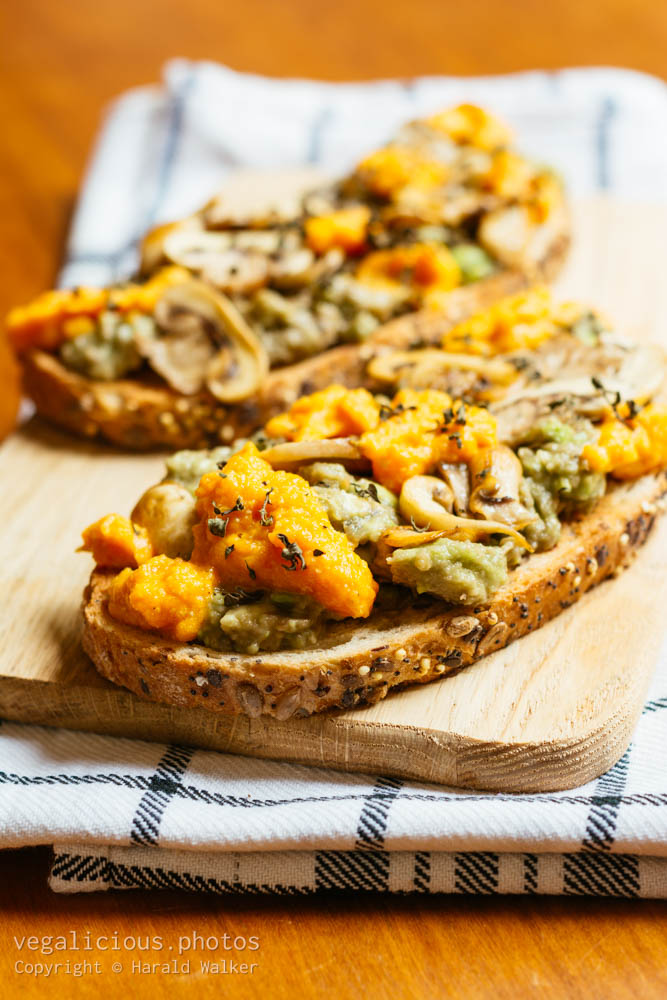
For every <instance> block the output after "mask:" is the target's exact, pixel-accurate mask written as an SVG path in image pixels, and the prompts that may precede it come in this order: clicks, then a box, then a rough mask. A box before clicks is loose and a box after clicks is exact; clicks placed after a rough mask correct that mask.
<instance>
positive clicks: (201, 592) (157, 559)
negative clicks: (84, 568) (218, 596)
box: [108, 556, 213, 642]
mask: <svg viewBox="0 0 667 1000" xmlns="http://www.w3.org/2000/svg"><path fill="white" fill-rule="evenodd" d="M212 592H213V570H211V569H210V568H206V567H202V566H195V565H193V564H192V563H189V562H186V561H185V560H184V559H170V558H169V557H168V556H154V557H153V558H152V559H149V560H148V562H145V563H143V565H141V566H140V567H139V568H138V569H134V570H132V569H124V570H122V572H120V573H119V574H118V576H117V577H116V578H115V579H114V580H113V581H112V582H111V587H110V589H109V603H108V608H109V614H110V615H111V617H112V618H116V619H117V620H118V621H121V622H125V623H126V624H127V625H136V626H138V627H139V628H144V629H152V630H154V631H158V632H161V633H162V634H163V635H166V636H168V637H169V638H170V639H176V640H177V641H178V642H190V641H191V640H192V639H194V638H195V637H196V635H197V633H198V632H199V630H200V628H201V627H202V625H203V623H204V618H205V617H206V612H207V610H208V602H209V599H210V597H211V594H212Z"/></svg>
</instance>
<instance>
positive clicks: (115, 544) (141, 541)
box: [81, 514, 153, 569]
mask: <svg viewBox="0 0 667 1000" xmlns="http://www.w3.org/2000/svg"><path fill="white" fill-rule="evenodd" d="M82 537H83V545H82V546H81V551H82V552H92V554H93V559H94V560H95V563H96V564H97V565H98V566H109V567H116V568H117V569H121V568H123V567H125V566H139V565H140V563H145V562H147V561H148V560H149V559H150V558H151V556H152V555H153V547H152V545H151V543H150V539H149V538H148V532H147V531H146V529H145V528H142V527H141V525H138V524H133V523H132V522H131V521H130V520H128V518H126V517H121V515H120V514H107V516H106V517H102V518H100V520H99V521H95V523H94V524H91V525H89V526H88V527H87V528H86V529H85V531H84V532H83V535H82Z"/></svg>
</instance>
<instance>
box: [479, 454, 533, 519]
mask: <svg viewBox="0 0 667 1000" xmlns="http://www.w3.org/2000/svg"><path fill="white" fill-rule="evenodd" d="M522 477H523V470H522V468H521V462H520V461H519V459H518V458H517V456H516V455H515V454H514V452H513V451H512V450H511V449H510V448H507V447H506V446H505V445H502V444H501V445H498V446H497V447H495V448H489V449H488V450H485V451H480V452H478V453H477V455H475V456H474V457H473V458H472V459H471V461H470V478H471V481H472V493H471V495H470V504H469V506H470V510H471V511H472V513H473V514H477V515H479V516H480V517H484V518H486V519H487V520H491V519H493V520H495V521H500V522H501V524H509V525H511V526H512V527H514V528H524V527H525V526H526V525H527V524H530V523H531V522H532V521H535V520H536V515H535V514H534V513H533V512H531V511H529V510H528V508H527V507H524V505H523V504H522V503H521V501H520V500H519V486H520V483H521V479H522Z"/></svg>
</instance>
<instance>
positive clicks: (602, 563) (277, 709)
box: [84, 288, 667, 719]
mask: <svg viewBox="0 0 667 1000" xmlns="http://www.w3.org/2000/svg"><path fill="white" fill-rule="evenodd" d="M370 368H371V369H372V370H371V371H369V373H368V378H369V381H372V382H373V384H374V385H377V384H378V383H382V385H383V390H382V391H381V392H375V394H373V393H371V392H369V391H368V390H367V389H363V388H362V389H355V390H350V389H347V388H346V387H344V386H341V385H336V384H334V385H330V386H329V387H328V388H327V389H325V390H321V391H317V392H315V393H311V394H310V395H309V396H305V397H302V398H300V399H299V400H297V401H295V403H294V404H293V405H292V406H291V407H290V408H289V410H288V411H287V412H285V413H283V414H281V415H279V416H277V417H274V418H272V419H271V420H269V421H268V423H267V424H266V426H265V427H264V428H263V429H262V430H261V431H260V432H258V433H256V434H255V435H254V436H253V438H252V439H246V440H237V441H234V442H232V443H230V444H229V445H226V446H220V447H218V448H216V449H214V450H212V451H204V452H181V453H179V454H177V455H175V456H174V457H173V458H172V459H170V460H169V462H168V466H167V475H166V478H165V480H164V481H163V482H162V483H161V484H158V485H157V486H155V487H151V488H150V489H149V490H148V491H147V492H146V493H145V494H144V496H143V497H142V498H141V500H140V501H139V502H138V504H137V506H136V507H135V509H134V511H133V512H132V516H131V518H130V519H127V518H123V517H120V516H118V515H109V516H107V517H105V518H102V519H101V520H100V521H98V522H96V523H95V524H94V525H91V526H90V528H88V529H86V531H85V532H84V548H86V549H87V550H89V551H91V552H92V554H93V556H94V558H95V561H96V564H97V568H96V570H95V571H94V573H93V575H92V578H91V582H90V585H89V587H88V589H87V592H86V595H85V601H84V619H85V627H84V647H85V649H86V651H87V652H88V653H89V655H90V656H91V657H92V659H93V661H94V662H95V664H96V666H97V668H98V670H99V671H100V672H101V673H103V674H104V675H105V676H107V677H108V678H109V679H111V680H113V681H115V682H116V683H120V684H124V685H125V686H127V687H129V688H130V689H131V690H133V691H135V692H136V693H137V694H138V695H140V696H141V697H145V698H149V699H154V700H157V701H163V702H168V703H173V704H181V705H193V704H195V705H197V704H199V705H201V706H203V707H206V708H208V709H210V710H212V711H218V712H224V713H231V714H238V713H244V714H247V715H250V716H258V715H261V714H265V715H270V716H274V717H276V718H278V719H287V718H290V717H300V716H305V715H310V714H311V713H313V712H317V711H321V710H324V709H330V708H335V707H344V708H350V707H353V706H355V705H363V704H368V703H371V702H373V701H377V700H378V699H380V698H383V697H384V696H385V695H386V694H387V693H388V691H389V690H390V689H391V688H393V687H396V686H403V685H406V684H410V683H424V682H426V681H430V680H434V679H437V678H440V677H443V676H445V675H447V674H449V673H452V672H455V671H457V670H459V669H461V668H462V667H465V666H467V665H468V664H469V663H472V662H474V661H475V660H477V659H479V658H480V657H482V656H484V655H487V654H488V653H490V652H493V651H494V650H495V649H498V648H501V647H502V646H505V645H507V644H508V643H509V642H511V641H512V640H513V639H515V638H518V637H520V636H521V635H524V634H526V633H527V632H529V631H532V630H534V629H536V628H539V627H540V626H541V625H542V624H544V623H545V622H546V621H548V620H549V619H551V618H553V617H554V616H555V615H557V614H559V613H560V611H561V610H563V609H564V608H566V607H569V606H570V605H572V604H574V603H575V602H576V601H577V600H578V599H579V598H580V597H581V596H582V595H583V594H584V593H586V592H587V591H588V590H589V589H590V588H591V587H593V586H595V585H596V584H597V583H599V582H600V581H601V580H603V579H606V578H607V577H609V576H612V575H614V574H615V573H616V572H617V571H618V570H619V569H620V568H622V567H624V566H626V565H627V564H628V563H629V561H630V559H631V557H632V555H633V553H634V551H635V550H636V548H637V547H638V546H639V545H640V544H641V543H642V542H643V541H644V539H645V538H646V536H647V534H648V532H649V530H650V528H651V525H652V524H653V521H654V519H655V516H656V513H657V511H658V509H659V507H660V504H661V501H662V497H663V494H664V492H665V489H666V488H667V483H666V482H665V474H664V469H665V465H667V412H665V410H663V409H661V408H660V406H659V397H660V393H661V391H662V382H663V373H664V368H663V360H662V356H661V354H660V352H658V351H655V350H653V349H650V348H644V347H638V346H637V345H633V344H631V343H630V342H628V341H626V340H625V339H624V338H622V337H621V336H619V335H618V334H616V333H614V332H613V331H611V330H610V329H609V324H607V323H606V322H605V321H604V320H603V319H602V318H601V317H599V316H598V315H597V314H595V313H593V312H591V311H589V310H586V309H583V308H582V307H580V306H577V305H574V304H567V305H563V306H557V305H554V303H553V302H552V301H551V298H550V296H549V293H548V292H547V291H546V290H545V289H541V288H536V289H534V290H532V291H531V292H529V293H527V294H522V295H519V296H515V297H513V298H511V299H509V300H505V301H503V302H501V303H499V304H497V305H496V306H495V307H492V308H491V309H489V310H487V311H486V312H483V313H481V314H478V315H476V316H474V317H473V318H471V319H470V320H468V321H467V322H463V323H461V324H459V325H458V326H456V327H454V328H453V329H452V330H450V331H449V333H448V334H447V335H446V337H445V341H444V342H443V344H442V345H441V346H440V347H439V348H437V349H435V348H427V349H423V348H422V349H420V350H414V351H411V352H405V351H394V352H389V353H387V354H384V355H380V356H378V357H375V358H374V359H373V360H372V361H371V365H370Z"/></svg>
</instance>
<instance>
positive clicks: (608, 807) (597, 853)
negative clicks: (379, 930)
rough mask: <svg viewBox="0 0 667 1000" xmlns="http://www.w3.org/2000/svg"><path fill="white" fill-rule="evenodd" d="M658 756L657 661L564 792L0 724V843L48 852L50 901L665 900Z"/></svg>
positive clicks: (661, 714) (666, 669)
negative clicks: (244, 896) (376, 773)
mask: <svg viewBox="0 0 667 1000" xmlns="http://www.w3.org/2000/svg"><path fill="white" fill-rule="evenodd" d="M666 652H667V651H666ZM666 746H667V655H666V656H663V658H662V662H661V666H660V668H659V670H658V672H657V675H656V677H655V679H654V682H653V685H652V690H651V691H650V693H649V698H648V700H647V702H646V705H645V708H644V711H643V713H642V715H641V717H640V720H639V723H638V726H637V729H636V732H635V735H634V739H633V742H632V745H631V746H630V748H629V749H628V750H627V751H626V753H625V754H624V755H623V757H622V758H621V760H620V761H619V762H618V763H617V764H615V765H614V767H612V768H611V770H609V771H608V772H607V773H606V774H605V775H603V776H602V777H600V778H598V779H597V780H596V781H592V782H590V783H589V784H587V785H584V786H582V787H581V788H577V789H574V790H571V791H564V792H549V793H544V794H522V795H509V794H488V793H482V792H478V791H463V790H461V789H452V788H443V787H438V786H434V785H430V784H426V783H420V782H413V781H401V780H400V779H397V778H389V777H369V776H366V775H357V774H353V775H349V774H343V773H340V772H336V771H329V770H325V769H323V768H314V767H313V768H311V767H302V766H299V765H295V764H285V763H278V762H274V761H266V760H256V759H253V758H243V757H235V756H231V755H227V754H219V753H215V752H211V751H203V750H194V749H192V748H188V747H181V746H166V745H164V744H157V743H146V742H141V741H138V740H127V739H117V738H113V737H108V736H97V735H93V734H89V733H75V732H69V731H67V730H55V729H43V728H39V727H36V726H20V725H14V724H11V723H4V724H2V725H1V726H0V755H1V759H2V760H4V761H6V762H7V764H6V766H7V767H11V771H9V770H7V771H2V772H0V846H2V847H11V846H16V845H24V844H45V843H46V844H51V843H54V842H55V848H54V851H55V858H54V861H53V865H52V870H51V877H50V884H51V887H52V888H53V889H55V890H56V891H59V892H82V891H94V890H99V889H112V888H114V889H129V888H139V887H140V888H183V889H188V890H191V891H204V892H214V893H223V892H240V893H285V894H300V893H309V892H315V891H317V890H322V889H357V890H359V889H364V890H377V891H381V892H420V893H429V892H432V893H435V892H455V893H523V894H534V893H545V894H566V895H602V896H648V897H663V898H667V788H666V782H665V767H664V762H665V747H666Z"/></svg>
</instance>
